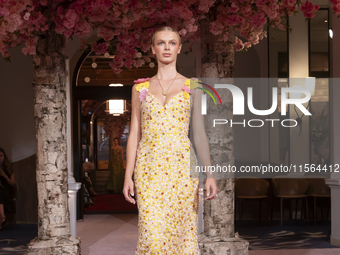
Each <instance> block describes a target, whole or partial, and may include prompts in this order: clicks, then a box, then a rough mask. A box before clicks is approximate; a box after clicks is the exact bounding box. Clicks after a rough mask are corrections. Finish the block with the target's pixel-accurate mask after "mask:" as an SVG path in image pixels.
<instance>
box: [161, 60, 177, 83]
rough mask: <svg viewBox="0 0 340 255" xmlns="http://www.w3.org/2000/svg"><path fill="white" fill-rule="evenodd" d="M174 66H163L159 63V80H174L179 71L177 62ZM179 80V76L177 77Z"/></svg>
mask: <svg viewBox="0 0 340 255" xmlns="http://www.w3.org/2000/svg"><path fill="white" fill-rule="evenodd" d="M173 63H174V64H172V63H171V64H169V65H165V64H162V63H160V62H158V64H159V66H158V71H157V74H156V77H157V78H158V80H164V81H166V80H172V79H174V78H175V77H176V75H177V70H176V65H175V62H173ZM177 78H178V75H177Z"/></svg>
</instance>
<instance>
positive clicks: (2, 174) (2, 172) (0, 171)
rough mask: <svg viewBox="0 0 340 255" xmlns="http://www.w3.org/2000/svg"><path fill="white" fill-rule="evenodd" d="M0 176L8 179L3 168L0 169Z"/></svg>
mask: <svg viewBox="0 0 340 255" xmlns="http://www.w3.org/2000/svg"><path fill="white" fill-rule="evenodd" d="M0 176H2V177H5V178H6V177H7V174H6V173H5V171H4V170H2V168H0Z"/></svg>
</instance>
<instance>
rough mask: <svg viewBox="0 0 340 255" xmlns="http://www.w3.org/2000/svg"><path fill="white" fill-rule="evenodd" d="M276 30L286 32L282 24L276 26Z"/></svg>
mask: <svg viewBox="0 0 340 255" xmlns="http://www.w3.org/2000/svg"><path fill="white" fill-rule="evenodd" d="M277 28H278V29H280V30H282V31H285V30H286V27H285V26H284V25H283V24H279V25H278V26H277Z"/></svg>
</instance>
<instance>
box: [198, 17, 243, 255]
mask: <svg viewBox="0 0 340 255" xmlns="http://www.w3.org/2000/svg"><path fill="white" fill-rule="evenodd" d="M209 23H210V21H209V20H208V19H204V20H202V21H201V54H202V75H201V76H202V79H203V81H204V78H210V79H209V80H208V81H209V82H208V84H209V85H211V86H213V87H214V84H216V82H218V81H219V79H221V78H230V79H229V81H228V83H229V84H233V78H234V56H235V44H234V29H233V28H232V27H230V28H229V31H228V32H229V40H230V41H231V43H226V42H219V41H217V39H216V36H214V35H213V34H211V33H210V31H209ZM214 81H215V82H214ZM213 82H214V84H210V83H213ZM216 91H217V92H218V94H219V95H220V97H221V100H222V103H223V105H222V106H220V105H219V106H218V107H216V106H215V105H214V103H213V100H212V99H211V98H208V100H207V108H208V113H207V115H206V116H205V129H206V133H207V136H208V137H209V140H215V141H218V143H214V144H210V152H211V164H212V165H213V166H216V165H217V164H218V165H220V166H228V165H231V166H233V165H234V148H233V143H234V135H233V130H232V128H231V127H228V126H227V125H217V126H216V127H213V125H212V123H213V119H220V118H226V119H231V118H232V115H233V112H232V111H233V107H232V100H231V98H232V97H231V93H230V92H229V90H226V89H216ZM209 99H210V100H209ZM215 179H216V183H217V187H218V197H216V198H215V199H213V200H205V201H204V232H203V233H202V234H201V235H200V236H199V240H200V250H201V254H221V255H222V254H223V255H226V254H228V255H229V254H230V255H232V254H235V255H236V254H237V255H243V254H248V245H249V243H248V242H247V241H245V240H243V239H240V238H238V237H236V238H235V233H234V179H233V175H232V174H230V175H229V176H228V178H226V174H225V173H224V174H223V176H222V175H221V174H220V175H219V174H217V173H215ZM204 189H205V187H204Z"/></svg>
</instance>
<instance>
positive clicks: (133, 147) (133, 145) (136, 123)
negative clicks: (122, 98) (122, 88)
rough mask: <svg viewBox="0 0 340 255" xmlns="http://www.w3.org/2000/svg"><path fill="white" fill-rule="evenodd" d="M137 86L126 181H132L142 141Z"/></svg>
mask: <svg viewBox="0 0 340 255" xmlns="http://www.w3.org/2000/svg"><path fill="white" fill-rule="evenodd" d="M136 86H137V85H136V84H135V85H133V87H132V98H131V121H130V134H129V139H128V142H127V148H126V171H125V179H127V178H128V179H132V174H133V170H134V167H135V161H136V154H137V147H138V143H139V140H140V102H139V92H138V91H137V90H136ZM122 155H123V151H122Z"/></svg>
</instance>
